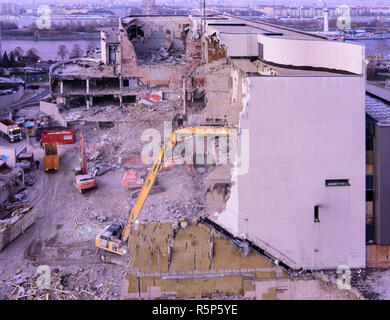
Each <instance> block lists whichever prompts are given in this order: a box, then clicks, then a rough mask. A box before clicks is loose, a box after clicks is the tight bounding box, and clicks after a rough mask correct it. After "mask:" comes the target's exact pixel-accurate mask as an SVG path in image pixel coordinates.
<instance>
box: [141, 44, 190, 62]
mask: <svg viewBox="0 0 390 320" xmlns="http://www.w3.org/2000/svg"><path fill="white" fill-rule="evenodd" d="M137 62H138V64H160V63H161V62H164V63H167V64H176V65H177V64H182V65H185V64H186V55H185V52H184V50H173V49H166V48H161V49H159V50H155V51H151V52H148V54H145V55H142V56H141V55H140V56H139V57H138V59H137Z"/></svg>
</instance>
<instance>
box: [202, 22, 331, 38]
mask: <svg viewBox="0 0 390 320" xmlns="http://www.w3.org/2000/svg"><path fill="white" fill-rule="evenodd" d="M207 24H208V25H209V26H210V27H212V28H214V29H216V30H218V31H219V32H222V33H238V34H239V33H242V34H248V33H250V34H261V35H266V36H267V35H271V36H276V37H282V38H287V39H294V40H317V41H323V40H326V38H325V37H322V36H319V35H314V34H310V33H306V32H304V31H301V30H294V29H289V28H285V27H281V26H277V25H273V24H270V23H265V22H260V21H254V20H248V19H243V18H239V17H233V16H221V19H220V20H218V19H216V18H215V17H214V18H213V20H208V23H207Z"/></svg>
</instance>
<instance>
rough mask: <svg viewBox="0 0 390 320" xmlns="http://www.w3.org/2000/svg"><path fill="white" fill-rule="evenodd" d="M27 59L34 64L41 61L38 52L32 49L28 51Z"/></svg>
mask: <svg viewBox="0 0 390 320" xmlns="http://www.w3.org/2000/svg"><path fill="white" fill-rule="evenodd" d="M25 58H26V60H27V61H29V62H32V63H34V64H35V63H37V62H38V60H39V59H40V57H39V55H38V50H37V49H35V48H31V49H29V50H27V52H26V55H25Z"/></svg>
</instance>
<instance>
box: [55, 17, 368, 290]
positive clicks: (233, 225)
mask: <svg viewBox="0 0 390 320" xmlns="http://www.w3.org/2000/svg"><path fill="white" fill-rule="evenodd" d="M201 23H202V22H201V19H200V18H199V17H188V16H132V17H124V18H121V19H120V21H119V28H118V29H115V28H110V29H104V30H102V32H101V36H102V37H101V56H100V57H96V58H79V59H73V60H69V61H64V62H60V63H57V64H56V65H53V66H52V68H51V71H50V84H51V90H52V96H53V98H55V99H56V101H57V104H58V105H73V104H76V103H78V104H80V105H83V106H86V107H87V108H91V107H94V106H104V105H117V106H123V105H126V104H132V103H135V102H136V101H139V100H140V99H146V100H148V101H151V102H153V101H178V102H180V106H181V107H180V109H179V110H178V111H180V112H181V113H182V115H183V117H184V119H186V120H187V125H189V126H204V125H207V126H230V127H236V128H238V129H239V132H240V136H239V139H238V140H239V141H238V145H239V148H238V149H237V150H238V151H237V154H236V155H237V158H238V159H240V162H238V163H237V162H236V163H233V164H222V165H219V166H216V168H215V169H214V170H213V171H212V173H211V174H210V175H208V176H207V177H206V178H205V181H204V182H205V184H206V186H207V190H208V195H207V197H208V203H207V205H208V209H209V213H210V215H209V219H210V220H211V221H213V222H214V223H216V224H218V225H219V226H221V227H222V228H224V229H225V230H228V232H230V233H231V234H234V235H235V236H239V237H240V238H241V239H248V240H249V241H251V243H253V244H255V245H256V246H258V247H260V248H262V249H263V250H265V251H266V252H268V253H269V254H270V255H272V256H273V257H275V259H277V260H279V261H281V262H283V263H284V264H285V265H287V266H289V267H291V268H293V269H300V268H304V269H335V268H337V267H338V266H340V265H347V266H349V267H350V268H360V267H365V202H364V190H365V186H364V184H365V181H364V172H365V158H364V150H365V146H364V141H365V139H364V134H365V126H364V121H365V119H364V109H365V97H364V95H365V67H364V49H363V47H362V46H360V45H357V44H351V43H344V42H331V41H326V40H325V39H323V38H321V37H317V36H313V35H308V34H306V33H303V32H298V31H293V30H289V29H285V28H281V27H277V26H274V25H269V24H265V23H258V22H253V21H248V20H245V19H240V18H234V17H226V16H213V17H208V19H207V25H206V28H205V32H204V34H201V30H202V28H201ZM184 269H185V268H184ZM184 269H183V268H181V269H180V270H181V271H183V270H184ZM214 269H215V268H214ZM214 269H213V270H214ZM225 269H227V267H225ZM188 270H193V265H191V266H189V267H188ZM214 271H215V272H216V274H218V272H217V271H218V270H214ZM181 276H183V275H181ZM165 277H168V278H169V276H168V275H165ZM167 290H168V289H167Z"/></svg>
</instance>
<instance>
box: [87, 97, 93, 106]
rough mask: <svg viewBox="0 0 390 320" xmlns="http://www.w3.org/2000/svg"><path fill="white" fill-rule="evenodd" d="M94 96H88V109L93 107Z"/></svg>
mask: <svg viewBox="0 0 390 320" xmlns="http://www.w3.org/2000/svg"><path fill="white" fill-rule="evenodd" d="M92 99H93V98H92V97H87V109H89V108H90V107H92V102H93V100H92Z"/></svg>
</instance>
